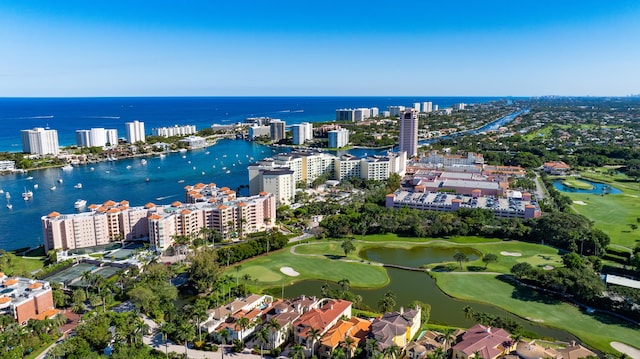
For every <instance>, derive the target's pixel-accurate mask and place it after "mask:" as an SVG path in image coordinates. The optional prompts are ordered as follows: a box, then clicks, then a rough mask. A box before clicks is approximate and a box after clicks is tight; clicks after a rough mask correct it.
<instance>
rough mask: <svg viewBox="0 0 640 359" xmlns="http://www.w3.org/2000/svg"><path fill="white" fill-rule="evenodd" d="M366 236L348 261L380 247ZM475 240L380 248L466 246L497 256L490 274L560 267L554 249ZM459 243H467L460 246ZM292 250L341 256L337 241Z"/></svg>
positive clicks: (475, 266) (467, 266)
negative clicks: (522, 265) (520, 265)
mask: <svg viewBox="0 0 640 359" xmlns="http://www.w3.org/2000/svg"><path fill="white" fill-rule="evenodd" d="M370 237H374V236H366V237H365V240H364V241H360V240H355V241H354V245H355V246H356V251H355V252H354V253H351V254H350V255H349V257H348V259H360V258H359V257H357V256H356V255H355V253H357V252H359V251H360V250H362V249H364V248H367V247H378V246H380V245H382V243H378V242H376V241H373V242H372V241H370V240H369V238H370ZM475 238H477V237H462V238H461V240H456V238H451V240H441V239H435V240H434V239H431V240H430V241H429V242H424V241H423V240H420V241H416V242H413V241H412V238H404V241H403V242H400V241H393V242H387V243H385V244H384V247H385V248H403V249H409V248H412V247H470V248H474V249H476V250H478V251H480V252H482V253H483V254H487V253H493V254H495V255H497V256H498V262H497V263H491V264H489V266H488V267H487V269H486V270H487V271H490V272H500V273H509V272H510V270H511V267H512V266H513V265H514V264H516V263H520V262H528V263H530V264H531V265H532V266H534V267H540V268H542V267H544V266H547V265H550V266H553V267H558V266H562V259H561V257H560V254H559V253H558V250H556V249H553V248H551V247H548V246H543V245H539V244H534V243H525V242H517V241H499V240H497V239H494V240H492V242H480V243H472V241H468V239H475ZM496 241H498V242H496ZM460 242H469V243H467V244H461V243H460ZM294 251H295V253H296V254H301V255H313V256H315V255H321V256H324V255H334V256H339V257H341V256H344V252H343V251H342V249H341V248H340V242H339V241H322V242H315V243H309V244H303V245H298V246H296V247H295V249H294ZM500 252H508V253H520V254H521V256H519V257H515V256H507V255H502V254H500ZM448 263H454V264H455V261H454V260H453V258H451V261H449V262H448ZM438 265H439V264H431V265H429V266H428V267H429V268H434V267H436V266H438ZM484 267H485V264H484V263H483V262H482V260H481V259H478V260H476V261H472V262H466V263H464V264H463V268H464V269H463V270H465V271H467V270H470V271H478V270H481V269H482V268H484Z"/></svg>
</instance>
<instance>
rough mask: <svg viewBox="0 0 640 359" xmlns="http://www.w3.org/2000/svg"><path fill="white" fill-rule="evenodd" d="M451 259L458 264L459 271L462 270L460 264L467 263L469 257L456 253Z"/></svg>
mask: <svg viewBox="0 0 640 359" xmlns="http://www.w3.org/2000/svg"><path fill="white" fill-rule="evenodd" d="M453 259H455V261H456V262H458V263H460V269H462V262H468V261H469V257H468V256H467V255H466V254H464V253H462V252H456V254H454V255H453Z"/></svg>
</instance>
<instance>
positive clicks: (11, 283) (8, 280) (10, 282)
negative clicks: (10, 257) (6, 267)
mask: <svg viewBox="0 0 640 359" xmlns="http://www.w3.org/2000/svg"><path fill="white" fill-rule="evenodd" d="M17 283H18V280H17V279H7V280H5V281H4V283H2V284H4V285H5V286H10V285H14V284H17Z"/></svg>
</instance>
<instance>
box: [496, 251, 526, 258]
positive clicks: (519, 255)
mask: <svg viewBox="0 0 640 359" xmlns="http://www.w3.org/2000/svg"><path fill="white" fill-rule="evenodd" d="M500 254H502V255H503V256H509V257H522V253H518V252H500Z"/></svg>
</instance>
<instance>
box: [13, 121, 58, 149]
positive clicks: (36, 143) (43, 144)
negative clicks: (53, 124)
mask: <svg viewBox="0 0 640 359" xmlns="http://www.w3.org/2000/svg"><path fill="white" fill-rule="evenodd" d="M20 136H21V137H22V152H25V153H30V154H34V155H57V154H58V153H60V148H59V146H58V131H56V130H49V129H44V128H42V127H36V128H34V129H33V130H22V131H20Z"/></svg>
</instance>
